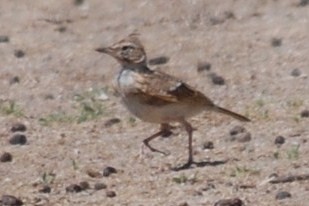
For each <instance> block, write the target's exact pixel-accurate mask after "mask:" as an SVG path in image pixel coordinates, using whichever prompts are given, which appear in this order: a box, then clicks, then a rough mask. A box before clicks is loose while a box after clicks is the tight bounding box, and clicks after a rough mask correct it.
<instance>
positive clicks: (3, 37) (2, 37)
mask: <svg viewBox="0 0 309 206" xmlns="http://www.w3.org/2000/svg"><path fill="white" fill-rule="evenodd" d="M9 41H10V38H9V37H8V36H6V35H0V43H5V42H9Z"/></svg>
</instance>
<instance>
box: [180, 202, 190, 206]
mask: <svg viewBox="0 0 309 206" xmlns="http://www.w3.org/2000/svg"><path fill="white" fill-rule="evenodd" d="M178 206H189V204H188V203H187V202H182V203H179V204H178Z"/></svg>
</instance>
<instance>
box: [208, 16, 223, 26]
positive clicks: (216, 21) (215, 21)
mask: <svg viewBox="0 0 309 206" xmlns="http://www.w3.org/2000/svg"><path fill="white" fill-rule="evenodd" d="M209 22H210V24H211V25H217V24H222V23H224V19H222V18H219V17H210V18H209Z"/></svg>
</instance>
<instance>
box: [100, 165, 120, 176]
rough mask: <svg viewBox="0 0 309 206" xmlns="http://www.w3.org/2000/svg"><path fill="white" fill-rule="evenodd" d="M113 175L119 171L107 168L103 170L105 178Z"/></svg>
mask: <svg viewBox="0 0 309 206" xmlns="http://www.w3.org/2000/svg"><path fill="white" fill-rule="evenodd" d="M113 173H117V170H116V169H115V168H114V167H105V168H104V169H103V176H104V177H108V176H110V175H111V174H113Z"/></svg>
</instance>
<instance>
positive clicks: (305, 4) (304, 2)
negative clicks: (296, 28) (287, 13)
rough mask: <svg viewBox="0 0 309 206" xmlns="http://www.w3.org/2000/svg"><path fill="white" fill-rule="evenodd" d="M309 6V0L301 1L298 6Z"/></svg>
mask: <svg viewBox="0 0 309 206" xmlns="http://www.w3.org/2000/svg"><path fill="white" fill-rule="evenodd" d="M307 5H309V0H300V1H299V4H298V6H307Z"/></svg>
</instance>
